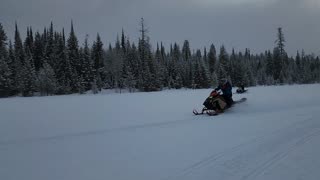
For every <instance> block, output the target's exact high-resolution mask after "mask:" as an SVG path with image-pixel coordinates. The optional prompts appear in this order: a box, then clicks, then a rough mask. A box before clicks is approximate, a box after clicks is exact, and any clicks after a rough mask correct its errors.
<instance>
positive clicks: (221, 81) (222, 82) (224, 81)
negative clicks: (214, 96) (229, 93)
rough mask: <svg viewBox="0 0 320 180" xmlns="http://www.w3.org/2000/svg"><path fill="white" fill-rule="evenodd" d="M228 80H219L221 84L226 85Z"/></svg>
mask: <svg viewBox="0 0 320 180" xmlns="http://www.w3.org/2000/svg"><path fill="white" fill-rule="evenodd" d="M227 81H228V80H227V79H226V78H221V79H220V80H219V84H225V83H227Z"/></svg>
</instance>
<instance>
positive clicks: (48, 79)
mask: <svg viewBox="0 0 320 180" xmlns="http://www.w3.org/2000/svg"><path fill="white" fill-rule="evenodd" d="M277 33H278V34H277V37H276V38H275V39H276V44H275V47H274V49H273V51H270V50H268V51H265V52H264V53H261V54H251V53H250V50H249V49H245V51H244V52H235V50H232V52H231V53H228V52H227V51H226V49H225V47H224V46H221V47H219V51H218V52H217V50H216V47H215V46H214V44H212V45H211V46H210V47H209V48H208V49H206V48H204V49H201V50H200V49H198V50H196V51H191V49H190V44H189V42H188V40H185V41H184V43H183V45H182V47H180V46H179V45H178V44H177V43H174V44H172V45H171V46H170V49H169V50H166V49H165V47H164V46H163V45H162V43H160V44H157V46H156V47H155V48H152V47H151V44H150V37H149V36H148V33H147V29H146V28H145V24H144V21H143V19H141V23H140V38H139V40H138V42H137V44H135V43H134V42H130V40H129V38H128V37H127V36H126V35H125V34H124V31H123V30H122V33H121V37H120V38H119V37H117V40H116V42H115V44H114V45H111V44H109V45H107V46H105V45H104V44H103V42H102V40H101V38H100V36H99V34H97V37H96V40H95V41H94V42H93V44H92V45H91V46H89V43H88V38H86V39H85V40H84V43H83V45H81V46H80V45H79V41H78V38H77V36H76V34H75V31H74V28H73V24H72V23H71V31H70V33H69V34H68V36H67V37H66V36H65V32H64V30H62V31H56V30H55V29H54V27H53V24H52V23H51V25H50V27H48V28H44V31H43V32H42V33H40V32H36V33H33V31H32V28H31V27H28V28H27V36H26V38H25V39H24V41H22V39H21V37H20V33H19V30H18V27H17V25H16V27H15V35H14V42H13V43H12V42H11V41H8V38H7V36H6V33H5V32H4V29H3V27H2V25H1V23H0V97H8V96H15V95H22V96H33V95H34V94H41V95H54V94H71V93H84V92H86V91H89V90H92V91H93V93H98V92H99V91H101V90H102V89H112V88H119V89H129V90H130V92H133V91H136V90H139V91H158V90H161V89H163V88H182V87H185V88H209V87H212V86H215V85H216V83H217V80H218V79H219V78H222V77H224V78H225V77H227V78H229V80H230V81H231V82H232V84H233V85H234V86H237V85H240V84H243V85H245V86H255V85H274V84H292V83H298V84H302V83H316V82H320V61H319V57H315V56H314V55H307V54H305V53H304V52H303V50H302V52H297V54H296V56H295V57H289V56H288V55H287V53H286V52H285V39H284V35H283V33H282V29H281V28H278V31H277Z"/></svg>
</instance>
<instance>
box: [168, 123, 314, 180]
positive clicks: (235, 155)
mask: <svg viewBox="0 0 320 180" xmlns="http://www.w3.org/2000/svg"><path fill="white" fill-rule="evenodd" d="M315 123H317V124H315ZM310 128H311V129H313V130H312V131H311V132H310ZM297 132H299V133H297ZM319 135H320V123H319V122H316V120H315V119H313V118H307V119H305V120H303V121H299V122H297V123H294V124H291V125H290V126H288V127H285V128H281V129H278V130H276V131H274V132H271V133H270V135H269V136H268V135H264V136H261V137H257V138H254V139H252V140H250V141H247V142H244V143H242V144H239V145H237V146H234V147H232V148H230V149H228V150H226V151H223V152H221V153H217V154H213V155H211V156H208V157H207V158H204V159H202V160H200V161H198V162H196V163H194V164H192V165H190V166H188V167H186V168H184V169H182V170H181V171H179V172H176V174H173V175H172V176H169V177H168V178H166V179H167V180H169V179H189V178H190V179H197V178H198V177H194V175H196V174H204V173H201V171H202V170H206V169H207V170H209V171H210V172H212V177H211V176H210V177H207V176H206V178H211V179H241V180H247V179H255V177H257V176H258V175H260V174H261V173H263V172H265V171H266V170H268V169H269V168H271V167H273V165H275V164H276V163H277V162H279V161H281V160H282V159H284V158H285V157H287V155H288V154H289V153H290V152H292V151H294V150H295V149H296V148H298V147H300V146H302V145H303V144H305V143H307V142H308V141H310V140H311V139H312V138H314V137H316V136H319ZM290 137H291V138H290ZM198 172H199V173H198ZM206 178H205V179H206ZM200 179H201V178H200Z"/></svg>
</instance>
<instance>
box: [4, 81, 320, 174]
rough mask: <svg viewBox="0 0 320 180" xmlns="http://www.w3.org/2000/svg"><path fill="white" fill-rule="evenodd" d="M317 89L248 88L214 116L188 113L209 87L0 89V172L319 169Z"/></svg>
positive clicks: (268, 171)
mask: <svg viewBox="0 0 320 180" xmlns="http://www.w3.org/2000/svg"><path fill="white" fill-rule="evenodd" d="M319 90H320V85H305V86H282V87H256V88H250V90H249V93H247V94H243V95H235V96H234V99H240V98H241V97H243V96H245V97H247V98H248V101H247V102H245V103H243V104H242V105H240V106H235V107H234V108H233V109H230V111H228V112H227V113H226V114H223V115H221V116H215V117H209V116H193V115H192V109H193V108H194V107H196V106H197V108H199V109H200V108H201V104H202V102H203V100H204V99H205V97H206V96H207V95H208V94H209V93H210V90H196V91H194V90H177V91H163V92H156V93H135V94H121V95H120V94H112V95H97V96H93V95H88V96H58V97H43V98H10V99H1V101H0V113H1V120H0V160H1V161H0V179H27V180H29V179H30V180H31V179H32V180H37V179H46V180H51V179H52V180H55V179H62V180H70V179H75V180H82V179H83V180H87V179H113V180H127V179H142V180H144V179H145V180H147V179H159V180H165V179H166V180H170V179H197V180H198V179H200V180H201V179H204V180H205V179H231V180H232V179H262V180H264V179H279V180H280V179H319V177H320V172H319V171H318V169H317V167H320V157H319V156H318V152H319V150H320V141H319V139H320V111H319V110H320V95H318V94H317V93H315V92H319ZM297 102H298V103H297ZM119 107H121V108H119ZM39 111H40V113H39Z"/></svg>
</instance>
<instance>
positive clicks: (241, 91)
mask: <svg viewBox="0 0 320 180" xmlns="http://www.w3.org/2000/svg"><path fill="white" fill-rule="evenodd" d="M236 92H237V93H238V94H242V93H245V92H247V89H242V88H238V89H237V90H236Z"/></svg>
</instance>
